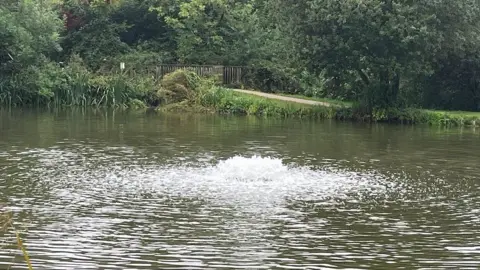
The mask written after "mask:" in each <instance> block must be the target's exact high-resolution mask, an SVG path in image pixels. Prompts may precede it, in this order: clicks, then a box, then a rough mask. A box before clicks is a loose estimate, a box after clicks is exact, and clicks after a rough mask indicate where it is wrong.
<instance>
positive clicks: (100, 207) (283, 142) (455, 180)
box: [0, 111, 480, 269]
mask: <svg viewBox="0 0 480 270" xmlns="http://www.w3.org/2000/svg"><path fill="white" fill-rule="evenodd" d="M0 128H1V129H0V130H1V136H0V200H1V201H5V203H6V204H7V205H8V207H7V208H8V209H9V210H12V211H14V212H15V217H16V220H17V224H18V225H20V227H22V228H23V231H24V233H25V234H24V238H25V241H26V245H27V248H28V250H29V253H30V256H31V257H32V262H33V264H34V266H35V268H36V269H212V268H213V269H215V268H218V269H229V268H231V269H337V268H343V269H345V268H349V269H372V268H373V269H377V268H378V269H391V268H395V269H397V268H398V269H402V268H403V269H417V268H455V269H458V268H461V269H477V268H479V267H480V246H479V243H480V225H479V224H480V208H479V205H480V197H479V194H480V183H479V182H478V179H479V177H480V172H479V170H478V169H477V168H476V167H477V166H478V162H479V161H480V159H479V157H480V154H478V153H480V152H479V150H480V144H478V139H479V134H478V133H477V132H476V131H472V130H468V131H467V130H465V131H461V132H460V131H458V130H456V131H454V132H453V131H445V130H438V129H432V128H420V127H400V126H369V125H360V124H351V123H339V122H305V121H300V120H266V119H256V118H237V117H227V118H225V117H215V116H188V115H187V116H177V115H161V116H154V115H147V116H144V115H138V114H112V113H111V112H106V113H104V112H100V113H91V112H74V111H68V112H67V111H65V112H57V113H34V112H28V111H26V112H18V111H14V112H8V113H7V112H4V113H3V114H2V113H0ZM1 237H3V239H5V240H6V241H7V242H11V240H12V239H9V238H7V236H6V235H3V236H1ZM15 254H16V255H18V256H17V257H16V259H15V261H16V264H15V265H14V266H13V267H12V269H26V268H25V267H24V264H23V263H22V259H21V256H20V253H19V252H18V251H16V250H15V247H14V246H7V248H4V249H0V269H4V268H6V267H7V265H10V264H11V262H12V258H13V257H14V255H15Z"/></svg>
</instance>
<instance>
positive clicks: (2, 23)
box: [0, 0, 62, 80]
mask: <svg viewBox="0 0 480 270" xmlns="http://www.w3.org/2000/svg"><path fill="white" fill-rule="evenodd" d="M61 25H62V21H61V20H60V19H59V18H58V17H57V16H56V13H55V12H53V10H51V9H50V8H49V7H48V6H44V5H42V4H41V3H40V2H39V1H29V0H21V1H14V2H11V3H9V2H7V3H2V5H0V75H1V76H2V77H3V80H5V79H7V80H8V79H9V78H5V76H13V74H16V73H18V72H19V71H21V70H22V69H24V68H30V67H31V66H34V65H37V64H41V63H42V62H44V61H45V58H46V57H47V56H48V55H49V54H50V53H52V52H54V51H56V50H61V48H60V47H59V45H58V40H59V33H58V31H59V30H60V28H61Z"/></svg>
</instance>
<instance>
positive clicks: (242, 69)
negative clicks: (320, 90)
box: [100, 64, 299, 93]
mask: <svg viewBox="0 0 480 270" xmlns="http://www.w3.org/2000/svg"><path fill="white" fill-rule="evenodd" d="M178 69H188V70H192V71H194V72H195V73H197V74H198V75H200V76H217V78H218V79H219V81H220V82H221V83H222V84H223V85H225V86H228V87H240V86H244V87H251V88H256V89H262V90H263V91H266V92H271V91H282V92H292V93H293V92H296V91H297V89H299V85H298V83H297V82H296V81H295V80H292V79H291V78H289V77H286V76H282V75H281V74H280V75H279V74H275V73H272V72H271V71H269V70H267V69H265V68H261V67H260V68H254V67H246V66H222V65H183V64H159V65H157V66H129V65H128V64H127V65H126V68H125V70H123V71H122V72H123V73H126V74H129V75H130V76H136V75H148V76H152V77H154V78H155V79H157V80H159V79H161V78H162V77H163V76H164V75H165V74H167V73H171V72H173V71H175V70H178ZM116 71H118V67H113V68H112V67H110V69H108V70H103V71H100V72H104V73H106V74H110V73H114V72H116Z"/></svg>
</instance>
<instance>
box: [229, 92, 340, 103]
mask: <svg viewBox="0 0 480 270" xmlns="http://www.w3.org/2000/svg"><path fill="white" fill-rule="evenodd" d="M233 91H235V92H239V93H245V94H250V95H257V96H261V97H266V98H271V99H277V100H284V101H290V102H295V103H301V104H309V105H319V106H325V107H330V106H333V105H332V104H331V103H328V102H321V101H315V100H308V99H301V98H294V97H286V96H280V95H275V94H270V93H264V92H258V91H251V90H241V89H233Z"/></svg>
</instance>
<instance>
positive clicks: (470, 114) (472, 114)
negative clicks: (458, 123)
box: [424, 110, 480, 118]
mask: <svg viewBox="0 0 480 270" xmlns="http://www.w3.org/2000/svg"><path fill="white" fill-rule="evenodd" d="M424 111H426V112H431V113H441V114H448V115H455V116H464V117H477V118H480V112H467V111H444V110H424Z"/></svg>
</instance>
